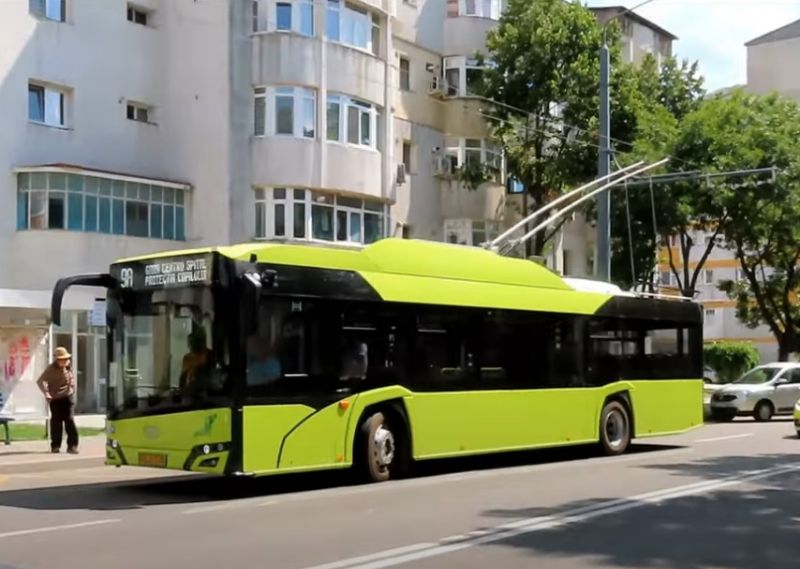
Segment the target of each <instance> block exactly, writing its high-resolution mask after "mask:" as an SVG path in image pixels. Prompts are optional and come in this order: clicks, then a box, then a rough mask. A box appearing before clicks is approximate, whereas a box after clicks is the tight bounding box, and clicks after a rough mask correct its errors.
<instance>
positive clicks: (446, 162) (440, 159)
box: [433, 156, 453, 178]
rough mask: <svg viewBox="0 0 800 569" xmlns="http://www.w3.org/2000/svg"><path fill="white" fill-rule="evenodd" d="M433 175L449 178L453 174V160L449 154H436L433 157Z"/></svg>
mask: <svg viewBox="0 0 800 569" xmlns="http://www.w3.org/2000/svg"><path fill="white" fill-rule="evenodd" d="M433 175H434V176H439V177H440V178H449V177H450V176H452V175H453V161H452V160H450V157H449V156H436V157H435V158H434V159H433Z"/></svg>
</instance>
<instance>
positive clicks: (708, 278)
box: [703, 269, 714, 285]
mask: <svg viewBox="0 0 800 569" xmlns="http://www.w3.org/2000/svg"><path fill="white" fill-rule="evenodd" d="M703 284H707V285H713V284H714V271H713V270H712V269H706V270H704V271H703Z"/></svg>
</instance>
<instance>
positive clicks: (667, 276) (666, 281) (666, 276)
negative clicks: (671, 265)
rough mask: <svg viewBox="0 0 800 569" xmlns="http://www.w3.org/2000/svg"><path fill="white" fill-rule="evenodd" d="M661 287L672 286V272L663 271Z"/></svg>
mask: <svg viewBox="0 0 800 569" xmlns="http://www.w3.org/2000/svg"><path fill="white" fill-rule="evenodd" d="M659 282H660V283H661V286H670V285H671V284H672V271H661V278H660V281H659Z"/></svg>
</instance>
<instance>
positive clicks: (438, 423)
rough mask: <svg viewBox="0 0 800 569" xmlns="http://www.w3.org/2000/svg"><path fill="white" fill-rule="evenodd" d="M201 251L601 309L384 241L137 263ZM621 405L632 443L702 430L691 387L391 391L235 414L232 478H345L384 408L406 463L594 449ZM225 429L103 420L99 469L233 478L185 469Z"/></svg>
mask: <svg viewBox="0 0 800 569" xmlns="http://www.w3.org/2000/svg"><path fill="white" fill-rule="evenodd" d="M209 252H216V253H217V254H219V255H222V256H224V257H227V258H230V259H234V260H238V261H248V260H251V258H252V257H253V256H254V257H255V259H256V260H257V261H258V262H259V263H274V264H286V265H296V266H303V267H318V268H326V269H340V270H346V271H353V272H356V273H358V274H359V275H360V276H361V277H362V278H363V279H364V280H365V281H366V282H367V283H369V285H370V286H371V287H372V288H373V289H374V290H375V291H376V292H377V293H378V295H379V296H380V298H381V299H382V300H383V301H385V302H403V303H417V304H437V305H449V306H468V307H486V308H498V309H509V310H521V311H543V312H559V313H567V314H582V315H591V314H594V313H596V312H597V311H598V310H599V309H600V308H601V307H602V306H603V305H604V304H605V303H606V302H608V301H609V299H611V298H612V297H611V296H610V295H608V294H601V293H591V292H581V291H577V290H574V289H573V288H571V287H570V286H568V285H567V284H566V282H565V281H564V280H562V279H561V278H560V277H559V276H558V275H556V274H554V273H552V272H551V271H549V270H548V269H546V268H545V267H542V266H540V265H538V264H535V263H531V262H529V261H524V260H517V259H509V258H505V257H501V256H498V255H496V254H495V253H492V252H490V251H486V250H482V249H477V248H470V247H462V246H456V245H448V244H442V243H432V242H427V241H410V240H397V239H385V240H383V241H379V242H378V243H375V244H373V245H370V246H368V247H366V248H364V249H363V250H360V251H353V250H343V249H336V248H325V247H313V246H302V245H281V244H245V245H236V246H232V247H221V248H216V249H202V250H194V251H179V252H173V251H171V252H165V253H164V254H163V255H156V256H149V257H146V258H147V259H153V258H158V257H160V256H176V255H180V254H186V255H190V254H198V253H209ZM138 260H141V258H140V259H128V260H125V262H128V261H138ZM623 394H624V396H625V397H627V399H628V400H629V401H630V405H631V408H632V409H631V410H632V414H633V421H634V435H635V436H636V437H651V436H658V435H667V434H673V433H679V432H683V431H686V430H689V429H692V428H694V427H698V426H699V425H701V424H702V422H703V382H702V380H701V379H699V378H698V379H696V380H695V379H687V380H680V379H675V380H647V381H625V382H618V383H613V384H610V385H606V386H604V387H598V388H567V389H535V390H534V389H532V390H503V391H469V392H436V393H415V392H411V391H409V390H408V389H406V388H404V387H400V386H396V387H388V388H382V389H376V390H372V391H366V392H362V393H359V394H354V395H350V396H347V397H345V398H343V399H342V400H341V401H335V402H333V403H331V404H329V405H327V406H325V407H322V408H321V409H314V408H312V407H310V406H306V405H302V404H285V405H261V406H245V407H244V408H243V409H242V428H241V436H240V437H241V452H242V456H241V469H242V472H237V474H251V475H258V476H260V475H269V474H276V473H284V472H302V471H309V470H323V469H334V468H345V467H348V466H350V465H352V464H353V463H354V458H355V457H354V456H353V453H354V451H353V448H354V443H355V441H356V440H357V437H358V430H359V425H360V423H361V420H362V419H363V418H364V417H365V414H366V413H368V412H369V411H368V410H369V408H374V407H375V406H380V405H386V404H392V405H400V406H402V408H403V410H404V412H405V415H406V417H407V419H408V427H409V431H410V436H411V454H412V456H413V458H414V459H416V460H425V459H432V458H439V457H455V456H463V455H476V454H482V453H491V452H502V451H512V450H523V449H535V448H544V447H553V446H562V445H574V444H584V443H596V442H598V441H599V423H600V413H601V410H602V408H603V405H604V402H605V401H606V399H607V398H608V397H611V396H614V395H619V396H622V395H623ZM211 417H216V419H214V420H213V421H212V420H211ZM231 420H232V415H231V409H214V410H203V411H193V412H187V413H176V414H165V415H158V416H152V417H143V418H130V419H121V420H117V421H112V422H110V423H109V425H110V427H111V429H113V433H110V434H109V437H110V440H113V441H114V443H115V445H117V447H118V448H119V449H121V451H122V453H121V454H120V452H119V450H117V449H116V448H113V447H112V446H111V444H110V443H109V447H108V463H109V464H114V465H120V464H123V463H125V464H131V465H137V464H139V461H138V458H137V457H138V456H139V453H162V454H166V455H167V464H166V467H167V468H178V469H181V468H186V469H190V470H196V471H202V472H214V473H219V474H222V473H227V474H232V472H231V470H232V469H231V468H229V467H228V464H227V460H228V456H227V451H225V452H220V453H215V452H214V451H213V449H212V452H211V453H210V454H208V455H202V456H198V457H197V458H194V459H193V460H191V461H189V462H188V463H187V459H188V458H189V457H190V456H193V454H192V453H193V452H194V453H196V452H197V448H198V445H199V446H202V445H204V444H209V445H212V446H213V445H216V444H219V443H230V444H231V445H234V446H236V445H237V444H238V443H239V441H235V440H232V437H233V435H232V429H231ZM154 428H155V429H156V430H157V432H156V430H154ZM209 457H211V458H213V457H218V458H219V461H218V463H217V464H216V466H215V467H213V468H202V467H201V466H200V462H201V460H204V459H207V458H209Z"/></svg>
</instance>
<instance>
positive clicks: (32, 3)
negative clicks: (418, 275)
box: [0, 0, 592, 414]
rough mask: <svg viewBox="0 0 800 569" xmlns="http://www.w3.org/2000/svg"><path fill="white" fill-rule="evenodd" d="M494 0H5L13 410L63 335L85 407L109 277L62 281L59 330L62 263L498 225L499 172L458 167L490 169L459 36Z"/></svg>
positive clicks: (578, 239) (3, 285) (509, 211)
mask: <svg viewBox="0 0 800 569" xmlns="http://www.w3.org/2000/svg"><path fill="white" fill-rule="evenodd" d="M503 5H504V1H503V0H479V1H474V2H473V1H471V0H352V1H349V0H286V1H281V2H278V1H276V0H255V1H252V0H230V1H205V0H135V1H132V2H127V1H126V0H102V1H99V0H2V1H0V124H1V125H2V126H3V128H1V129H0V212H2V213H3V215H0V268H1V269H2V270H0V369H2V370H3V375H0V390H3V393H4V395H5V396H6V399H9V397H8V395H9V394H11V395H12V396H11V397H10V399H11V401H10V402H9V404H8V405H9V406H10V410H11V411H12V412H17V413H24V412H28V413H30V414H36V413H37V412H38V411H35V408H37V405H38V406H39V407H41V405H40V403H41V402H40V401H38V399H37V397H38V395H37V394H36V392H35V391H33V390H32V384H31V382H32V381H33V380H34V379H35V376H36V375H37V373H38V371H39V370H40V369H41V367H42V366H43V365H44V364H45V363H46V361H47V360H48V359H49V357H48V354H49V353H51V352H52V348H53V347H54V346H55V345H63V346H65V347H67V348H68V349H69V350H70V351H71V352H73V354H74V357H75V361H74V364H75V366H76V367H77V371H78V379H79V383H80V385H79V396H78V399H79V410H84V411H89V410H95V409H98V408H102V406H103V389H102V385H103V382H104V379H103V368H104V366H105V361H104V358H105V347H104V339H103V331H104V330H103V328H102V326H93V325H92V318H90V314H91V312H90V311H91V310H92V308H93V307H94V306H95V305H96V303H95V300H96V297H98V298H102V296H103V291H74V292H70V293H69V295H68V300H67V316H66V318H65V322H64V324H63V326H61V327H60V328H58V329H53V328H52V327H51V326H50V325H49V323H48V319H47V317H48V313H47V310H48V302H47V299H48V296H49V291H50V290H51V289H52V286H53V284H54V282H55V280H56V279H57V278H59V277H60V276H63V275H66V274H74V273H84V272H100V271H104V270H106V269H107V267H108V265H109V264H110V263H111V262H112V261H113V260H114V259H116V258H120V257H127V256H131V255H139V254H145V253H149V252H155V251H161V250H165V249H184V248H188V247H195V246H202V245H211V244H224V243H231V242H241V241H249V240H260V239H268V240H306V241H308V240H314V241H322V242H327V241H338V242H341V243H352V244H359V243H364V242H371V241H373V240H376V239H379V238H381V237H383V236H387V235H393V236H403V237H411V238H421V239H432V240H439V241H440V240H446V241H452V242H459V243H465V244H469V245H479V244H480V243H482V242H484V241H486V240H488V239H491V238H492V237H493V236H495V235H497V233H498V232H499V231H500V230H501V229H502V226H503V224H504V223H507V222H508V220H509V219H513V218H515V217H518V215H519V214H518V213H515V211H514V208H515V207H516V205H515V203H514V202H515V200H516V201H518V196H517V197H515V198H512V199H508V196H507V195H506V191H505V187H504V179H503V175H502V173H501V174H500V175H498V178H497V180H494V181H492V182H489V183H485V184H483V185H482V186H481V187H480V188H478V189H476V190H467V189H465V188H463V187H461V185H460V184H459V183H458V182H457V181H455V180H454V178H453V176H452V169H453V168H454V167H457V166H460V165H463V164H465V163H468V162H470V161H483V162H490V163H492V164H494V165H496V166H500V168H501V170H502V156H501V154H500V153H499V152H498V151H497V149H496V148H495V147H494V146H492V145H491V144H490V143H489V142H488V141H487V140H486V139H487V130H486V127H485V124H484V120H483V118H482V117H481V115H480V113H479V112H478V107H477V103H476V102H475V100H474V99H471V98H470V95H471V82H472V80H473V79H474V78H475V76H476V74H477V73H479V72H480V70H479V69H478V68H477V66H476V65H475V62H474V61H473V60H472V57H473V54H474V53H475V52H476V51H478V50H480V49H482V48H483V46H484V43H485V37H486V34H487V32H488V31H489V30H491V29H492V28H494V27H495V26H496V25H497V20H498V18H499V16H500V13H501V11H502V8H503ZM591 233H592V232H591V230H590V228H588V227H587V226H586V225H585V224H583V223H582V222H578V223H576V224H574V225H573V226H571V227H570V229H568V230H567V231H566V232H565V234H564V235H563V236H562V237H561V238H560V239H559V244H560V245H563V246H561V248H560V249H559V250H558V251H559V253H558V255H556V256H554V259H556V260H554V261H553V263H552V264H553V266H555V267H556V268H558V269H560V270H561V269H565V272H567V273H569V274H573V275H582V274H585V273H586V266H587V264H586V263H587V260H588V258H589V253H587V250H588V249H590V247H591V246H590V245H587V235H589V234H591ZM562 250H565V251H566V252H561V251H562ZM565 264H566V267H565V266H564V265H565ZM98 306H99V305H98ZM101 323H102V317H100V318H99V320H96V321H95V322H94V324H101ZM22 348H24V349H25V350H27V351H24V354H28V355H24V354H23V351H21V350H22ZM34 352H35V353H34ZM31 354H33V355H31ZM23 355H24V357H23ZM32 361H33V363H32ZM9 362H11V363H9ZM12 391H13V393H12ZM7 410H8V409H7Z"/></svg>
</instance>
